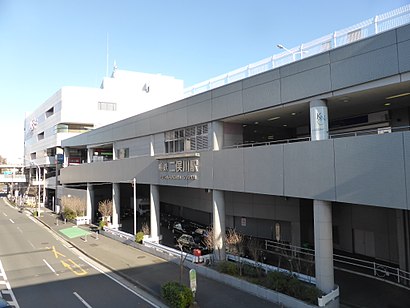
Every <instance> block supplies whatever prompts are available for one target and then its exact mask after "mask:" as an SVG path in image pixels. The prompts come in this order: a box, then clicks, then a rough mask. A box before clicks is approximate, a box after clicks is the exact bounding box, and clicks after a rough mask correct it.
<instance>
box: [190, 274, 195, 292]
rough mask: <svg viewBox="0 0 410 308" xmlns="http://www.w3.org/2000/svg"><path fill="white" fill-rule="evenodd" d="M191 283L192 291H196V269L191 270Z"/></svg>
mask: <svg viewBox="0 0 410 308" xmlns="http://www.w3.org/2000/svg"><path fill="white" fill-rule="evenodd" d="M189 285H190V287H191V291H192V292H194V293H195V292H196V271H195V270H194V269H191V270H190V271H189Z"/></svg>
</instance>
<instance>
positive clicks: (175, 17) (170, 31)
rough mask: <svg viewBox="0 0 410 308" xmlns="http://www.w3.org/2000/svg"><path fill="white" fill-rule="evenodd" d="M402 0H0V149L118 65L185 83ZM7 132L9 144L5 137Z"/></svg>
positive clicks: (15, 143) (9, 151) (16, 144)
mask: <svg viewBox="0 0 410 308" xmlns="http://www.w3.org/2000/svg"><path fill="white" fill-rule="evenodd" d="M408 3H410V0H345V1H331V0H327V1H325V0H311V1H302V0H294V1H273V0H253V1H245V0H243V1H238V0H208V1H194V0H191V1H188V0H174V1H172V0H168V1H167V0H149V1H140V0H35V1H32V0H0V55H1V58H0V59H1V69H2V72H1V74H0V107H1V111H0V114H1V121H0V129H1V132H2V136H3V138H1V139H0V140H1V143H0V155H1V156H3V157H4V156H6V157H8V158H9V161H13V160H14V159H13V157H16V156H20V157H21V156H22V154H23V124H24V113H25V112H31V111H33V110H34V109H35V108H36V107H38V106H39V105H41V104H42V103H43V102H44V101H45V100H46V99H47V98H49V97H50V96H51V95H53V94H54V93H55V92H56V91H57V90H58V89H59V88H61V87H63V86H89V87H99V86H100V84H101V81H102V78H103V77H104V76H105V75H106V56H107V34H108V46H109V48H108V49H109V52H108V55H109V73H111V70H112V66H113V62H114V60H116V63H117V65H118V68H119V69H124V70H133V71H141V72H146V73H162V74H164V75H171V76H175V77H176V78H178V79H182V80H184V82H185V86H186V87H188V86H190V85H193V84H195V83H199V82H201V81H205V80H207V79H209V78H212V77H215V76H218V75H220V74H223V73H227V72H229V71H231V70H234V69H236V68H239V67H242V66H245V65H247V64H249V63H253V62H257V61H259V60H261V59H264V58H266V57H269V56H271V55H273V54H277V53H279V52H281V50H278V49H277V48H276V45H277V44H279V43H280V44H283V45H284V46H286V47H287V48H292V47H295V46H297V45H299V44H301V43H305V42H309V41H311V40H313V39H316V38H319V37H321V36H323V35H326V34H328V33H331V32H333V31H335V30H340V29H343V28H345V27H348V26H351V25H353V24H356V23H358V22H361V21H363V20H365V19H368V18H371V17H374V16H375V15H378V14H382V13H385V12H387V11H390V10H392V9H396V8H398V7H400V6H403V5H405V4H408ZM5 136H7V138H8V140H10V138H11V139H12V140H11V141H9V143H4V142H3V140H4V137H5Z"/></svg>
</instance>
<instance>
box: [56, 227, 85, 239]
mask: <svg viewBox="0 0 410 308" xmlns="http://www.w3.org/2000/svg"><path fill="white" fill-rule="evenodd" d="M59 231H60V232H61V233H62V234H64V235H65V236H67V237H68V238H75V237H79V236H85V235H88V234H90V232H88V231H85V230H83V229H81V228H78V227H71V228H66V229H61V230H59Z"/></svg>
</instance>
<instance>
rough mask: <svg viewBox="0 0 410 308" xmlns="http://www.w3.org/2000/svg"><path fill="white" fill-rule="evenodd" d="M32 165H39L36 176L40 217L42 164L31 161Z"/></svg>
mask: <svg viewBox="0 0 410 308" xmlns="http://www.w3.org/2000/svg"><path fill="white" fill-rule="evenodd" d="M30 165H34V166H36V167H37V169H38V171H37V176H36V180H37V185H38V193H37V194H38V199H37V207H38V210H37V217H40V175H41V170H40V166H39V165H37V164H36V163H35V162H33V161H30Z"/></svg>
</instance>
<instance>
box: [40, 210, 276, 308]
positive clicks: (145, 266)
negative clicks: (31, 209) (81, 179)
mask: <svg viewBox="0 0 410 308" xmlns="http://www.w3.org/2000/svg"><path fill="white" fill-rule="evenodd" d="M42 215H44V216H41V217H40V218H39V220H40V221H41V222H42V223H43V224H44V225H46V226H47V227H48V228H50V229H51V230H53V231H55V232H56V233H58V234H59V235H60V236H61V237H63V238H64V239H65V240H66V241H68V242H69V243H71V244H72V245H73V246H75V247H76V248H78V249H79V250H81V251H82V252H83V253H84V254H85V255H87V256H89V257H90V258H92V259H94V260H95V261H97V262H99V263H101V264H103V265H104V266H105V267H107V268H108V269H110V270H112V271H113V272H115V273H116V274H118V275H120V276H122V277H123V278H125V279H127V280H128V281H130V282H132V283H133V284H135V285H136V286H138V287H140V288H141V289H143V290H145V291H147V292H148V293H150V294H151V295H153V296H155V297H156V298H158V299H160V298H161V285H163V284H164V283H166V282H169V281H179V278H180V267H179V266H178V265H177V264H175V263H173V262H168V261H166V260H164V259H161V258H158V257H156V256H154V255H151V254H149V253H146V252H144V251H141V250H139V249H137V248H134V247H131V246H128V245H125V244H122V243H120V242H118V241H116V240H113V239H110V238H108V237H105V236H103V235H98V239H97V234H96V233H94V232H92V233H90V234H88V235H87V236H86V240H85V237H84V236H77V237H72V238H70V237H69V236H72V235H71V233H70V232H67V231H66V232H64V233H65V234H64V233H62V232H61V230H64V229H67V228H71V227H73V226H74V224H72V223H69V222H67V223H66V224H64V223H63V222H62V221H61V220H59V221H58V225H57V216H56V215H55V214H53V213H51V212H49V211H47V210H46V211H45V212H44V213H42ZM84 229H85V228H84ZM66 234H68V235H69V236H67V235H66ZM182 277H183V279H182V280H183V283H184V284H185V285H187V286H189V280H188V269H186V268H185V269H184V270H183V276H182ZM196 302H197V303H198V306H199V307H201V308H206V307H235V308H249V307H280V306H279V305H275V304H273V303H271V302H268V301H266V300H263V299H261V298H259V297H256V296H254V295H251V294H248V293H245V292H242V291H239V290H237V289H235V288H233V287H230V286H228V285H226V284H222V283H219V282H217V281H214V280H211V279H208V278H205V277H202V276H201V275H197V292H196Z"/></svg>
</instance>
